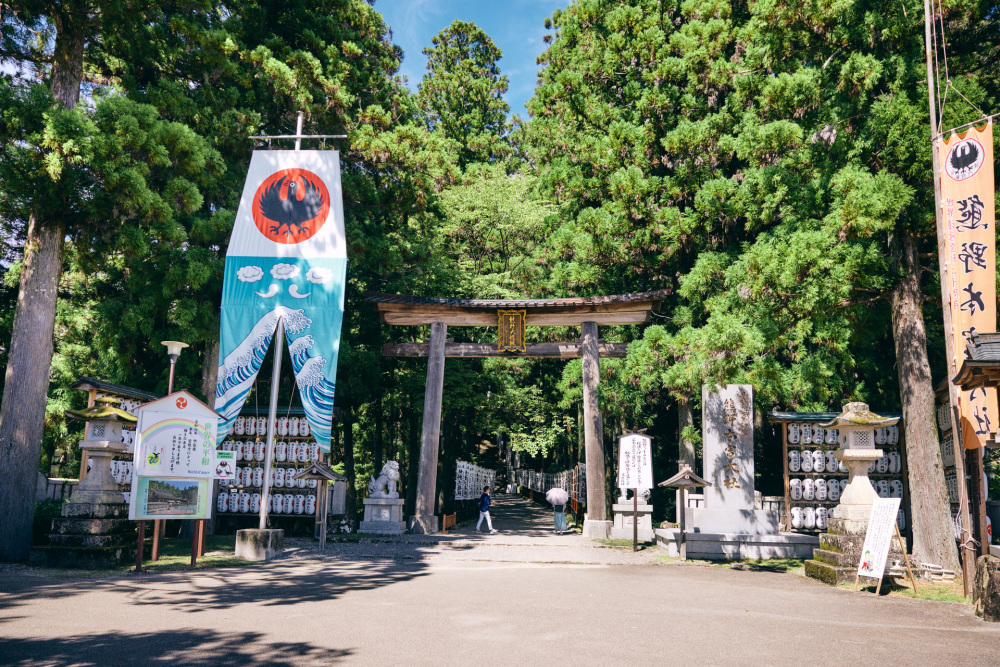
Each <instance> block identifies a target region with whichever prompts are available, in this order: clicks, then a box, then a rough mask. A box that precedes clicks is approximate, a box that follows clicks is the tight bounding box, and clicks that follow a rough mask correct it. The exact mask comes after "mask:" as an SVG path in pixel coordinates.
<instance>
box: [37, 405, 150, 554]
mask: <svg viewBox="0 0 1000 667" xmlns="http://www.w3.org/2000/svg"><path fill="white" fill-rule="evenodd" d="M118 404H119V401H118V399H115V398H98V399H96V400H95V401H94V405H93V406H92V407H89V408H86V409H84V410H67V411H66V413H67V414H68V415H69V416H70V417H74V418H76V419H82V420H84V421H86V422H87V431H86V434H85V435H84V438H85V439H84V440H81V441H80V449H83V450H86V451H88V452H89V455H90V459H91V466H90V472H88V473H87V476H86V477H85V478H84V479H83V481H82V482H80V485H79V486H78V487H77V489H76V491H74V492H73V495H72V497H71V498H70V500H69V502H68V503H66V504H65V505H63V507H62V516H61V517H60V518H58V519H53V520H52V533H51V534H49V536H48V542H49V544H48V545H47V546H39V547H35V548H33V549H32V550H31V555H30V562H31V564H32V565H41V566H48V567H68V568H81V569H106V568H112V567H115V566H117V565H119V564H121V563H123V562H125V561H126V560H128V559H129V558H131V557H132V556H133V555H134V553H135V544H134V536H135V533H134V531H133V526H132V525H131V522H130V521H129V520H128V505H127V504H126V503H125V497H124V495H123V494H122V491H121V489H120V488H119V486H118V483H117V482H116V481H115V479H114V477H113V476H112V473H111V461H112V459H113V458H114V456H115V455H116V454H122V453H124V452H125V451H126V449H125V448H126V445H125V444H124V443H123V442H122V428H123V427H126V426H127V427H134V426H135V422H136V418H135V417H133V416H132V415H130V414H129V413H127V412H125V411H124V410H121V409H119V408H118V407H117V406H118ZM86 463H87V462H86V460H84V461H83V462H82V465H86Z"/></svg>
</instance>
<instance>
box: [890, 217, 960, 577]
mask: <svg viewBox="0 0 1000 667" xmlns="http://www.w3.org/2000/svg"><path fill="white" fill-rule="evenodd" d="M899 245H900V246H901V247H900V248H899V252H900V256H899V263H900V266H901V267H902V268H903V270H904V272H905V275H904V277H903V280H902V281H901V282H900V283H899V285H898V286H897V287H896V289H895V290H894V291H893V293H892V298H891V305H892V332H893V338H894V339H895V343H896V368H897V372H898V373H899V392H900V397H901V398H902V403H903V428H904V433H905V436H906V461H907V467H908V473H909V483H910V517H911V523H912V526H911V528H912V531H913V545H912V550H913V553H914V555H915V558H914V560H915V561H917V562H921V561H926V562H930V563H940V564H941V565H943V566H944V567H945V568H948V569H951V570H955V571H958V569H959V567H960V565H959V562H958V555H957V550H956V548H955V538H954V535H953V533H952V524H951V512H950V508H951V506H950V505H949V504H948V492H947V489H946V488H945V483H944V467H943V466H942V464H941V449H940V445H939V444H938V433H937V426H936V424H935V418H934V415H935V410H934V407H935V406H934V385H933V384H932V382H931V370H930V364H929V363H928V361H927V334H926V332H925V329H924V315H923V311H922V310H921V303H922V300H923V294H922V293H921V291H920V265H919V263H918V261H917V251H916V243H915V242H914V240H913V237H912V236H911V235H910V234H909V233H903V234H902V235H901V238H900V239H899Z"/></svg>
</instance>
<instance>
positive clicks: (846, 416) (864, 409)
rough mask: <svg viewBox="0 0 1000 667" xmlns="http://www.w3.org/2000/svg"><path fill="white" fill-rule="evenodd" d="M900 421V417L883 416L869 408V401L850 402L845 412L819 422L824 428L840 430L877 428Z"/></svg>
mask: <svg viewBox="0 0 1000 667" xmlns="http://www.w3.org/2000/svg"><path fill="white" fill-rule="evenodd" d="M898 421H899V417H882V416H880V415H877V414H875V413H874V412H872V411H871V410H869V409H868V404H867V403H848V404H846V405H845V406H844V410H843V412H841V413H840V414H839V415H837V416H836V417H834V418H833V419H831V420H830V421H828V422H822V423H820V424H819V426H820V427H822V428H835V429H838V430H841V431H843V430H850V429H875V428H882V427H883V426H893V425H895V424H896V422H898Z"/></svg>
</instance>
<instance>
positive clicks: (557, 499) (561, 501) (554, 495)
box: [545, 487, 569, 505]
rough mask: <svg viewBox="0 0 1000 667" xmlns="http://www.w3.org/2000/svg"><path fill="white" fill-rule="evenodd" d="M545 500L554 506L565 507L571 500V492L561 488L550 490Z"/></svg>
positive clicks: (546, 493)
mask: <svg viewBox="0 0 1000 667" xmlns="http://www.w3.org/2000/svg"><path fill="white" fill-rule="evenodd" d="M545 499H546V500H547V501H549V502H550V503H552V504H553V505H565V504H566V502H567V501H568V500H569V492H568V491H566V489H560V488H559V487H556V488H554V489H549V490H548V491H546V492H545Z"/></svg>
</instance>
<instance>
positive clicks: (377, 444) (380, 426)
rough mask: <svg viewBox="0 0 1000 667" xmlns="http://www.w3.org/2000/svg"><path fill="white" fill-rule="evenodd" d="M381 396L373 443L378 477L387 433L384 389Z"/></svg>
mask: <svg viewBox="0 0 1000 667" xmlns="http://www.w3.org/2000/svg"><path fill="white" fill-rule="evenodd" d="M378 391H379V395H378V397H377V398H376V399H375V404H374V408H375V438H374V442H373V443H372V474H373V475H377V474H378V473H379V470H381V469H382V463H383V462H384V461H383V454H382V450H383V442H384V437H383V434H384V432H385V410H384V409H383V407H384V406H383V405H382V393H381V392H382V391H383V389H382V387H379V389H378Z"/></svg>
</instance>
